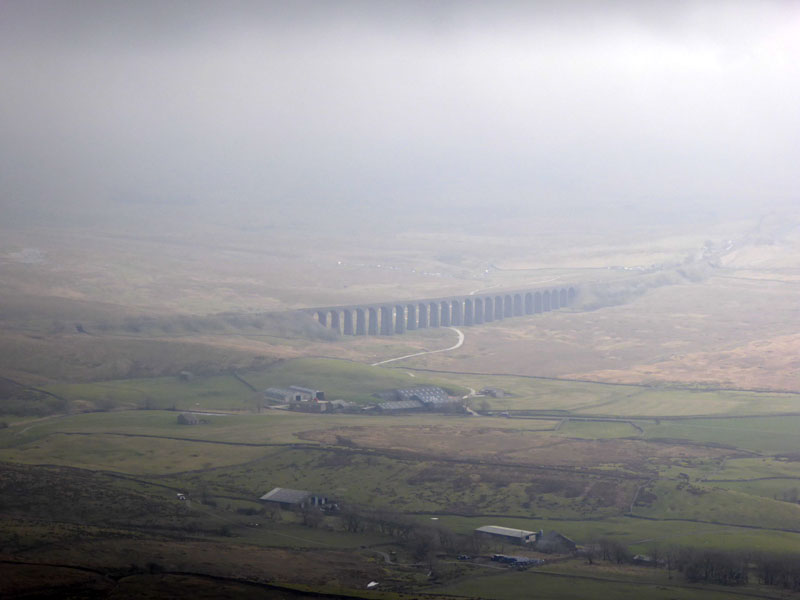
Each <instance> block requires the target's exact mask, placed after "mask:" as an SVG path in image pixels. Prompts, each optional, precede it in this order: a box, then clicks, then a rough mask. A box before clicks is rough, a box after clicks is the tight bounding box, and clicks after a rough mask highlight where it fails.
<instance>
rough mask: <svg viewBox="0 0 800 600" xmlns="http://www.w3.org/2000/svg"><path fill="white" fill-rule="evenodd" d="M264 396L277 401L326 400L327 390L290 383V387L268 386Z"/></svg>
mask: <svg viewBox="0 0 800 600" xmlns="http://www.w3.org/2000/svg"><path fill="white" fill-rule="evenodd" d="M264 397H265V398H266V399H268V400H275V401H277V402H316V401H318V400H325V392H322V391H320V390H313V389H311V388H306V387H301V386H299V385H290V386H289V387H288V388H281V387H270V388H267V389H266V390H264Z"/></svg>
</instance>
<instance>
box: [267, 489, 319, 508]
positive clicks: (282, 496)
mask: <svg viewBox="0 0 800 600" xmlns="http://www.w3.org/2000/svg"><path fill="white" fill-rule="evenodd" d="M259 500H261V502H270V503H273V504H278V505H279V506H280V507H281V508H303V507H306V506H320V507H322V506H325V505H326V504H328V498H327V497H326V496H322V495H320V494H314V493H312V492H307V491H305V490H292V489H289V488H280V487H276V488H273V489H272V490H270V491H269V492H267V493H266V494H264V495H263V496H261V498H259Z"/></svg>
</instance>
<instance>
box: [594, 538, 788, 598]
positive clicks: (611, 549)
mask: <svg viewBox="0 0 800 600" xmlns="http://www.w3.org/2000/svg"><path fill="white" fill-rule="evenodd" d="M582 553H583V555H584V557H585V558H586V561H587V562H588V563H589V564H592V563H593V562H594V561H595V560H604V561H607V562H613V563H615V564H626V563H631V564H646V565H650V566H652V567H658V568H666V569H667V570H668V571H669V573H670V577H671V575H672V572H673V571H675V572H678V573H681V574H682V575H683V577H684V578H685V579H686V580H687V581H689V582H692V583H710V584H717V585H731V586H735V585H744V584H746V583H748V581H750V579H751V578H753V577H755V578H756V580H757V581H758V582H759V583H761V584H763V585H772V586H778V587H782V588H785V589H790V590H794V591H800V556H796V555H789V554H776V553H763V552H748V551H739V550H730V551H726V550H712V549H698V548H683V547H677V546H671V547H669V548H665V549H662V548H661V547H659V546H658V545H653V546H651V547H650V549H649V554H648V555H647V556H642V555H633V554H632V553H631V551H630V549H629V548H628V547H627V546H625V544H623V543H622V542H620V541H618V540H612V539H609V538H600V539H597V540H593V541H592V542H590V543H589V544H587V545H586V546H585V547H584V549H583V550H582Z"/></svg>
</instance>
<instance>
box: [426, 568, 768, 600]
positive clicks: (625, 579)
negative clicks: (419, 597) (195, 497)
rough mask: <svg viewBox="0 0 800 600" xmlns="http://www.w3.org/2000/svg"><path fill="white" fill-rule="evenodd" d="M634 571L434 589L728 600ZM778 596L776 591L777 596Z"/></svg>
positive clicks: (500, 595) (535, 576)
mask: <svg viewBox="0 0 800 600" xmlns="http://www.w3.org/2000/svg"><path fill="white" fill-rule="evenodd" d="M641 571H642V572H640V573H635V574H633V575H634V576H632V574H631V573H630V572H628V573H623V574H621V573H616V574H613V575H612V574H607V573H603V572H602V571H601V570H600V569H597V570H595V569H591V568H584V569H582V570H581V571H580V573H581V574H580V575H577V574H576V573H557V572H556V573H553V572H548V571H542V570H538V569H537V570H531V571H527V572H523V573H503V574H500V575H491V576H482V577H481V576H479V577H472V578H469V579H466V580H463V581H460V582H458V583H455V584H450V585H445V586H437V587H434V588H431V591H433V592H436V593H441V594H452V595H457V596H470V597H480V598H496V599H497V600H523V599H528V598H531V597H532V594H535V595H536V596H538V597H542V598H548V599H552V600H580V599H585V598H620V599H623V600H639V599H640V598H648V599H649V598H653V599H655V600H698V599H703V600H706V599H710V600H729V599H730V597H731V596H730V590H725V589H716V590H714V589H708V587H700V586H697V587H693V586H688V585H676V584H675V583H674V582H672V581H669V580H668V579H667V577H666V575H665V574H662V573H661V572H653V570H652V569H650V570H644V569H641ZM774 597H775V598H777V597H778V596H777V594H776V595H775V596H774Z"/></svg>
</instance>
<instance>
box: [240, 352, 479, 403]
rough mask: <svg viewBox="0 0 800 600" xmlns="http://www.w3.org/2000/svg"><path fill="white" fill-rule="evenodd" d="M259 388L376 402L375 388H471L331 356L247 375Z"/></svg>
mask: <svg viewBox="0 0 800 600" xmlns="http://www.w3.org/2000/svg"><path fill="white" fill-rule="evenodd" d="M245 379H247V381H248V382H249V383H251V384H252V385H253V386H254V387H256V388H257V389H266V388H267V387H286V386H289V385H301V386H303V387H311V388H315V389H320V390H323V391H324V392H325V395H326V397H327V398H329V399H335V398H343V399H345V400H349V401H351V402H359V403H374V402H375V401H376V400H375V398H373V397H372V394H374V393H375V392H380V391H386V390H391V389H394V388H403V387H412V386H417V385H444V386H446V387H447V388H448V391H449V392H450V393H451V394H452V395H457V396H463V395H465V394H466V393H467V392H468V390H467V389H466V388H465V387H464V386H463V385H460V384H458V383H456V382H452V383H451V382H448V381H445V380H443V379H442V378H439V377H437V375H436V374H416V375H415V376H414V377H409V375H408V373H407V372H404V371H400V370H398V369H388V368H384V367H370V366H367V365H364V364H362V363H357V362H350V361H342V360H332V359H311V358H306V359H297V360H291V361H284V362H281V363H278V364H276V365H273V366H271V367H270V368H268V369H266V370H264V371H261V372H252V373H247V374H246V375H245Z"/></svg>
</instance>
